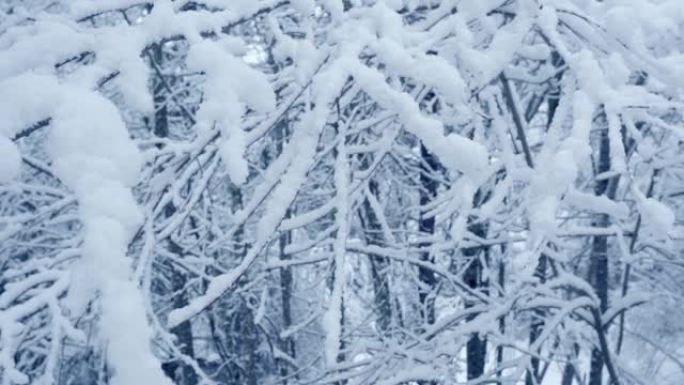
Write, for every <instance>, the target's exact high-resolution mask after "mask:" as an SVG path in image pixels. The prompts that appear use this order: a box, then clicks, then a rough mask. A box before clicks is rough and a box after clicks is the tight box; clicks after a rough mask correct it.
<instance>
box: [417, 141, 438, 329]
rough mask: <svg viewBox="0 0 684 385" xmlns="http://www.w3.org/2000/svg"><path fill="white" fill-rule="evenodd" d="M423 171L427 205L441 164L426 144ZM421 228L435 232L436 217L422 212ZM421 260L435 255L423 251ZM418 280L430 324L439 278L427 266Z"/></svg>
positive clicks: (426, 321)
mask: <svg viewBox="0 0 684 385" xmlns="http://www.w3.org/2000/svg"><path fill="white" fill-rule="evenodd" d="M420 156H421V158H422V162H421V173H420V205H421V207H423V206H425V205H427V204H428V203H430V201H432V199H433V198H434V197H435V195H436V194H437V181H435V179H434V178H432V177H431V175H430V174H432V173H433V172H434V171H435V170H437V168H438V167H439V164H438V162H437V159H435V156H434V155H433V154H431V153H430V152H429V151H428V150H427V148H425V146H424V145H422V144H421V145H420ZM419 230H420V234H421V236H429V235H432V234H434V232H435V218H434V217H423V216H422V214H421V218H420V222H419ZM421 246H423V247H427V246H429V243H426V244H423V245H421ZM420 260H421V261H424V262H432V260H433V257H432V256H431V255H430V252H429V251H423V252H421V254H420ZM418 280H419V281H420V284H421V287H420V288H419V289H418V301H419V303H420V315H421V321H422V322H423V324H426V325H430V324H433V323H434V322H435V293H434V289H435V287H436V286H437V278H436V277H435V272H434V271H432V270H431V269H428V268H425V267H419V268H418Z"/></svg>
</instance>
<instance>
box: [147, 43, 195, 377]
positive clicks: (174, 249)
mask: <svg viewBox="0 0 684 385" xmlns="http://www.w3.org/2000/svg"><path fill="white" fill-rule="evenodd" d="M152 52H153V54H152V60H154V61H155V63H156V65H158V66H159V67H162V64H163V62H164V52H163V47H162V46H161V44H155V45H154V46H153V48H152ZM161 83H162V79H158V78H155V82H154V90H153V91H154V93H153V101H154V106H155V114H154V127H153V133H154V135H155V136H156V137H158V138H168V137H169V117H168V107H167V103H168V99H167V98H168V95H167V91H166V89H165V88H164V86H163V85H162V84H161ZM175 212H176V207H174V206H173V204H171V203H169V204H168V205H167V206H166V207H165V208H164V215H165V216H166V217H167V218H168V217H170V216H172V215H173V214H174V213H175ZM168 245H169V251H170V252H171V253H173V254H175V255H177V256H179V257H181V256H182V254H183V250H182V249H181V247H179V246H178V245H177V244H175V243H173V242H171V241H170V240H169V241H168ZM166 270H167V271H168V279H169V281H170V284H171V285H170V286H171V287H170V291H171V293H178V294H176V295H175V296H174V298H173V307H174V308H176V309H179V308H182V307H185V306H187V305H188V298H187V294H186V293H185V292H184V291H183V289H184V288H185V285H186V283H187V277H186V275H185V274H183V272H181V271H179V270H178V269H177V268H176V266H174V265H173V263H170V262H167V263H166ZM171 333H173V334H174V335H175V336H176V338H177V341H178V344H179V346H180V352H181V353H183V354H184V355H186V356H188V357H194V356H195V352H194V347H193V342H194V340H193V335H192V324H191V323H190V322H183V323H182V324H180V325H178V326H176V327H175V328H173V329H171ZM162 368H163V370H164V373H165V374H166V375H167V376H168V377H170V378H172V379H173V380H174V381H175V383H176V384H178V385H195V384H197V376H196V374H195V371H194V370H193V369H192V368H191V367H189V366H187V365H185V364H183V363H181V362H179V361H176V362H171V363H167V364H166V365H163V367H162Z"/></svg>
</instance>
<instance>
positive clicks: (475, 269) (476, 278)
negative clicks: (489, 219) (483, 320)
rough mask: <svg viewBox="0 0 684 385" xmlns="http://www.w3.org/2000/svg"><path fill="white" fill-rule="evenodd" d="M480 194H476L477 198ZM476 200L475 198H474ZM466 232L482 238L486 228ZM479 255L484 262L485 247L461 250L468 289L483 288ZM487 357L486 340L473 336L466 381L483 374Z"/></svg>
mask: <svg viewBox="0 0 684 385" xmlns="http://www.w3.org/2000/svg"><path fill="white" fill-rule="evenodd" d="M479 194H480V193H479V192H478V194H476V196H478V195H479ZM476 199H477V198H476ZM468 230H469V231H470V232H471V233H473V234H474V235H475V236H477V237H481V238H484V237H486V233H487V226H486V225H485V224H484V223H473V224H470V225H469V226H468ZM481 253H484V254H485V256H484V260H486V259H487V254H488V253H489V251H488V249H487V248H486V247H482V246H478V247H471V248H467V249H464V250H463V256H464V257H467V258H472V260H471V261H470V262H469V265H468V268H466V271H465V273H464V276H463V281H464V282H465V284H466V285H468V287H470V288H471V289H474V290H479V289H482V288H483V287H485V283H484V281H483V274H482V273H483V270H484V268H485V266H483V262H482V261H483V258H481V255H480V254H481ZM472 306H474V304H472V303H469V302H466V304H465V307H466V308H469V307H472ZM474 317H475V315H472V316H469V317H468V320H469V321H470V320H472V319H473V318H474ZM486 356H487V340H486V339H485V338H483V337H481V336H479V335H477V334H473V335H472V336H471V337H470V339H469V340H468V343H467V345H466V359H467V374H468V380H473V379H476V378H479V377H480V376H482V375H483V374H484V370H485V361H486Z"/></svg>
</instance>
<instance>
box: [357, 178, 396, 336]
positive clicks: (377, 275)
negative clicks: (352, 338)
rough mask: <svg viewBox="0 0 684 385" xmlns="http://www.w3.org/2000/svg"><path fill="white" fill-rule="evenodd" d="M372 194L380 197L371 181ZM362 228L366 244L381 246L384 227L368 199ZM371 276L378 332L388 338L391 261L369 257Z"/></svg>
mask: <svg viewBox="0 0 684 385" xmlns="http://www.w3.org/2000/svg"><path fill="white" fill-rule="evenodd" d="M368 189H369V191H370V193H371V194H372V195H373V197H375V198H376V199H377V197H378V196H379V191H378V183H377V181H375V180H373V179H371V180H370V181H369V182H368ZM359 216H360V218H361V226H362V228H363V230H364V237H365V240H366V244H368V245H374V246H381V245H382V244H383V243H382V240H383V238H384V237H383V235H382V226H381V225H380V220H379V219H378V217H377V215H376V213H375V211H373V208H372V206H371V203H370V202H369V201H368V199H365V200H364V201H363V203H362V205H361V207H360V209H359ZM369 262H370V267H371V276H372V279H373V294H374V296H373V297H374V302H375V311H376V315H377V316H376V323H377V326H378V331H379V332H380V334H381V335H382V336H386V335H387V333H388V331H389V329H390V324H391V322H392V300H391V297H390V287H389V259H388V258H386V257H383V256H380V255H377V254H371V255H369Z"/></svg>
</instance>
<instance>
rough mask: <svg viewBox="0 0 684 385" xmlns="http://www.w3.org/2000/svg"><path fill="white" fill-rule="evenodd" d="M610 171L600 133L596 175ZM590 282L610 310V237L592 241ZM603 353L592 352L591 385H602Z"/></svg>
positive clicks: (602, 189)
mask: <svg viewBox="0 0 684 385" xmlns="http://www.w3.org/2000/svg"><path fill="white" fill-rule="evenodd" d="M608 170H610V145H609V140H608V132H607V130H602V131H601V132H600V138H599V154H598V158H597V167H596V174H600V173H603V172H606V171H608ZM609 183H610V180H607V179H606V180H601V181H598V182H597V183H596V186H595V188H594V193H595V194H596V195H597V196H600V195H603V194H605V193H606V192H608V188H609ZM592 225H593V226H594V227H596V228H606V227H608V225H609V218H608V215H606V214H597V215H596V217H595V218H594V221H593V224H592ZM589 274H590V282H591V284H592V286H593V287H594V291H595V292H596V295H597V296H598V298H599V301H600V304H599V309H600V311H601V313H603V312H605V311H606V309H608V237H607V236H605V235H596V236H594V237H593V239H592V243H591V254H590V265H589ZM603 366H604V362H603V352H602V351H601V349H600V348H599V347H595V348H594V349H592V351H591V364H590V370H589V385H601V383H602V380H603V379H602V376H603Z"/></svg>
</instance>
